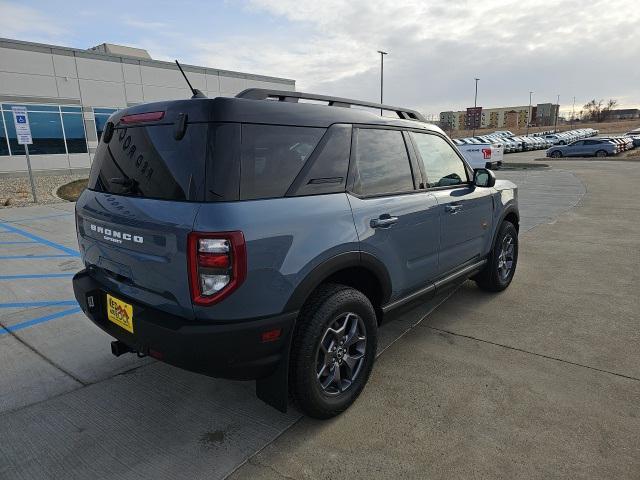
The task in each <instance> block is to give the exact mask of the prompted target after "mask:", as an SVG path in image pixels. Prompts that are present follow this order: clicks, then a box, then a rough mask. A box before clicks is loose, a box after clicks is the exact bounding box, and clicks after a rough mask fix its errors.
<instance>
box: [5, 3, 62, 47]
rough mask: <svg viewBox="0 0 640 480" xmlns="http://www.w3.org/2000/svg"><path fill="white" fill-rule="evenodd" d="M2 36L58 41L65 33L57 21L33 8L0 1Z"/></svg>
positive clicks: (39, 40) (35, 40)
mask: <svg viewBox="0 0 640 480" xmlns="http://www.w3.org/2000/svg"><path fill="white" fill-rule="evenodd" d="M0 18H2V19H3V21H2V36H3V37H7V38H18V39H24V40H29V41H32V42H45V43H46V42H60V41H61V38H62V37H63V36H64V35H65V34H66V33H67V30H66V28H64V27H63V26H61V24H60V22H59V21H54V20H52V19H51V18H48V17H47V16H46V15H43V14H42V13H40V12H39V11H38V10H36V9H35V8H31V7H28V6H24V5H19V4H15V3H8V2H0Z"/></svg>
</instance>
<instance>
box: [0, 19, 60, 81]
mask: <svg viewBox="0 0 640 480" xmlns="http://www.w3.org/2000/svg"><path fill="white" fill-rule="evenodd" d="M5 20H7V21H9V19H5ZM0 59H2V61H1V62H0V70H2V71H5V72H19V73H37V74H39V75H53V61H52V60H51V54H47V53H40V52H30V51H28V50H15V49H12V48H0Z"/></svg>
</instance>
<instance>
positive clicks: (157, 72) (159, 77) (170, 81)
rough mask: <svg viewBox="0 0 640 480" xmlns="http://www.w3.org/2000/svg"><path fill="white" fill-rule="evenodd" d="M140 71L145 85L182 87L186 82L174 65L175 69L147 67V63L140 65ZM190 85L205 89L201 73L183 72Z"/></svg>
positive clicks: (203, 77)
mask: <svg viewBox="0 0 640 480" xmlns="http://www.w3.org/2000/svg"><path fill="white" fill-rule="evenodd" d="M140 72H141V73H142V83H144V84H145V85H156V86H160V87H183V86H185V85H186V84H187V82H185V81H184V77H183V76H182V74H181V73H180V71H179V70H178V68H177V67H176V69H175V70H173V69H172V70H169V69H166V68H156V67H149V66H147V65H141V66H140ZM185 73H186V75H187V77H188V78H189V81H190V82H191V85H193V86H194V87H195V88H199V89H200V90H205V88H206V85H205V76H204V74H202V73H194V72H185Z"/></svg>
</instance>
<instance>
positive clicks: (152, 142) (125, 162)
mask: <svg viewBox="0 0 640 480" xmlns="http://www.w3.org/2000/svg"><path fill="white" fill-rule="evenodd" d="M174 129H175V127H174V125H153V126H147V127H129V128H122V129H116V130H115V132H114V133H113V138H112V139H111V141H110V142H109V143H108V144H106V143H104V142H100V144H99V145H98V150H97V152H96V155H95V158H94V160H93V164H92V166H91V174H90V177H89V188H90V189H92V190H97V191H101V192H107V193H113V194H118V195H129V196H136V197H144V198H156V199H161V200H191V201H200V200H204V198H205V155H206V150H207V133H208V125H207V124H190V125H189V126H188V127H187V130H186V133H185V136H184V138H182V139H181V140H175V138H174V136H173V134H174Z"/></svg>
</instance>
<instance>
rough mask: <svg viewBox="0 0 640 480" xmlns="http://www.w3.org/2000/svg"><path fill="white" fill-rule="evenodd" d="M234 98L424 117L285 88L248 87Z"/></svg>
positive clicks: (380, 106)
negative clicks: (301, 102)
mask: <svg viewBox="0 0 640 480" xmlns="http://www.w3.org/2000/svg"><path fill="white" fill-rule="evenodd" d="M236 98H248V99H252V100H269V99H273V100H278V101H280V102H294V103H295V102H298V100H317V101H322V102H327V105H329V106H330V107H345V108H350V107H351V106H353V105H355V106H359V107H368V108H375V109H377V110H387V111H390V112H395V113H396V114H397V115H398V117H399V118H401V119H403V120H417V121H420V122H425V121H426V120H425V118H424V117H423V116H422V114H421V113H420V112H418V111H416V110H409V109H408V108H401V107H393V106H391V105H384V104H382V103H375V102H364V101H362V100H352V99H349V98H341V97H332V96H329V95H317V94H315V93H303V92H290V91H286V90H270V89H266V88H248V89H246V90H243V91H242V92H240V93H239V94H237V95H236Z"/></svg>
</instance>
